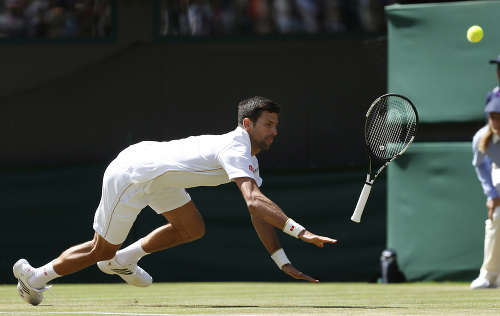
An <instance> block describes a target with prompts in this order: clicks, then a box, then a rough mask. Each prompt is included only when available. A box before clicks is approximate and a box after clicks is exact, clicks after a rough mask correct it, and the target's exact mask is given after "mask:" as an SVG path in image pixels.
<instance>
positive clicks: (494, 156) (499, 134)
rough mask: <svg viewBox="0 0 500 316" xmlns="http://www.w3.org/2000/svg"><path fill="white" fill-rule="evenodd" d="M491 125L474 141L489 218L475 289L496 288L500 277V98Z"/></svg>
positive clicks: (493, 103)
mask: <svg viewBox="0 0 500 316" xmlns="http://www.w3.org/2000/svg"><path fill="white" fill-rule="evenodd" d="M484 111H485V112H486V113H487V114H488V124H487V125H486V126H484V127H483V128H481V129H480V130H479V131H478V132H477V133H476V134H475V135H474V138H473V140H472V150H473V153H474V159H473V161H472V164H473V166H474V168H475V169H476V173H477V177H478V179H479V181H480V182H481V185H482V187H483V191H484V194H485V195H486V197H487V201H486V207H487V209H488V218H487V220H486V222H485V236H484V257H483V264H482V266H481V269H480V272H479V277H478V278H476V279H475V280H474V281H472V283H471V285H470V288H471V289H473V290H474V289H485V288H496V287H497V278H498V277H499V276H500V248H499V247H498V243H499V242H500V197H499V192H500V169H498V168H497V167H496V166H500V143H499V141H500V96H493V97H492V98H491V99H490V101H489V102H488V104H487V105H486V107H485V110H484Z"/></svg>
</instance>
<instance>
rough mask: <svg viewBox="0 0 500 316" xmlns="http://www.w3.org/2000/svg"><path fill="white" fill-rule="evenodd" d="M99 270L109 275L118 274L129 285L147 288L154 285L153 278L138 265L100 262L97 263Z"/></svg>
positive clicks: (114, 260)
mask: <svg viewBox="0 0 500 316" xmlns="http://www.w3.org/2000/svg"><path fill="white" fill-rule="evenodd" d="M97 266H98V267H99V269H100V270H101V271H102V272H104V273H107V274H118V275H119V276H120V277H121V278H122V279H124V280H125V281H126V282H127V283H128V284H131V285H135V286H140V287H146V286H150V285H151V283H153V278H152V277H151V276H150V275H149V273H147V272H146V271H144V270H143V269H141V268H140V267H139V266H137V264H129V265H125V266H122V265H120V264H118V262H116V259H115V258H113V259H111V260H106V261H99V262H98V263H97Z"/></svg>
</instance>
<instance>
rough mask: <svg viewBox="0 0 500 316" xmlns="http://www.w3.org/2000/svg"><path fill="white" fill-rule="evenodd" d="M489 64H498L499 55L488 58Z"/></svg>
mask: <svg viewBox="0 0 500 316" xmlns="http://www.w3.org/2000/svg"><path fill="white" fill-rule="evenodd" d="M490 64H500V55H498V57H497V58H495V59H490Z"/></svg>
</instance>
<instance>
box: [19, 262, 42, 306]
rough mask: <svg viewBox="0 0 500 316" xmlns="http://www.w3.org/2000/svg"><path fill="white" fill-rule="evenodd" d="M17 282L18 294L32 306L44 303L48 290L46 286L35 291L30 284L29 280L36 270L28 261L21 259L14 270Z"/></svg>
mask: <svg viewBox="0 0 500 316" xmlns="http://www.w3.org/2000/svg"><path fill="white" fill-rule="evenodd" d="M12 270H13V272H14V276H15V277H16V279H17V280H18V282H17V294H19V296H21V297H22V298H23V300H25V301H26V302H28V303H30V304H31V305H38V304H40V303H41V302H42V301H43V292H44V291H45V290H47V287H46V286H45V285H44V286H43V288H41V289H35V288H33V287H31V286H30V285H29V283H28V279H29V278H30V277H31V276H32V275H33V271H34V270H35V269H34V268H33V267H32V266H31V265H30V264H29V263H28V261H27V260H26V259H19V260H18V261H17V262H16V263H15V264H14V267H13V268H12Z"/></svg>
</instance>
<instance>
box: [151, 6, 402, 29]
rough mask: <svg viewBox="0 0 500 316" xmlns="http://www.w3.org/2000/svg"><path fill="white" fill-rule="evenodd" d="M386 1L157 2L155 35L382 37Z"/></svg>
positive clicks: (384, 24) (384, 27) (384, 26)
mask: <svg viewBox="0 0 500 316" xmlns="http://www.w3.org/2000/svg"><path fill="white" fill-rule="evenodd" d="M392 2H393V1H390V0H355V1H353V0H190V1H189V2H187V1H183V0H160V3H161V4H160V21H161V25H160V34H161V35H211V34H215V35H218V34H296V33H338V32H345V31H367V32H384V31H385V29H386V23H385V18H384V9H383V8H384V6H385V5H388V4H391V3H392Z"/></svg>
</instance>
